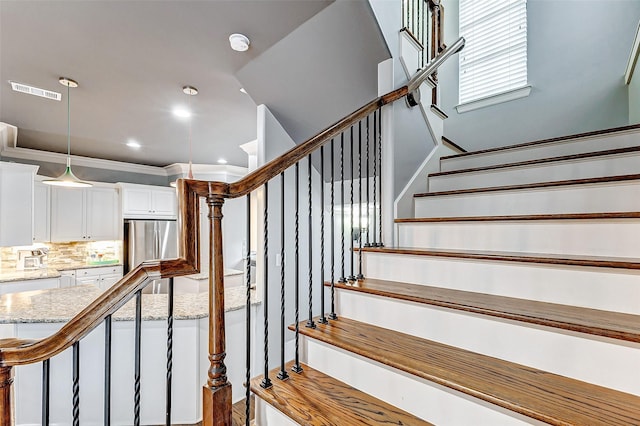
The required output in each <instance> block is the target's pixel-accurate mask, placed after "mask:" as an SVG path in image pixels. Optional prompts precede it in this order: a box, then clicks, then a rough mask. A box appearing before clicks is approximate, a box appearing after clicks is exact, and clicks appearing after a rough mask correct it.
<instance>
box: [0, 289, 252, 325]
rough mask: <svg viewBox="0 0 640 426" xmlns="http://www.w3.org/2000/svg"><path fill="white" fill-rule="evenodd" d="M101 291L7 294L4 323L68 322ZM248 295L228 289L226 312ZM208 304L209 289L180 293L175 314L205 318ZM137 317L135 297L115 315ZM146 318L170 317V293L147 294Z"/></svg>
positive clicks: (0, 314) (0, 302)
mask: <svg viewBox="0 0 640 426" xmlns="http://www.w3.org/2000/svg"><path fill="white" fill-rule="evenodd" d="M100 294H102V291H101V290H100V289H98V288H97V287H95V286H92V285H80V286H75V287H66V288H54V289H48V290H36V291H26V292H22V293H11V294H5V295H2V296H0V324H14V323H60V322H68V321H69V320H70V319H71V318H73V316H74V315H76V314H77V313H78V312H80V311H81V310H82V309H84V307H85V306H87V305H88V304H89V303H91V302H92V301H93V300H95V299H96V298H97V297H98V296H99V295H100ZM246 294H247V293H246V288H245V287H230V288H227V289H225V312H229V311H234V310H238V309H242V308H243V307H244V306H245V304H246ZM251 297H252V304H257V303H258V302H257V301H256V298H255V291H252V296H251ZM208 306H209V294H208V293H206V292H204V293H189V294H176V295H174V306H173V317H174V319H176V320H189V319H199V318H205V317H207V316H208ZM134 317H135V299H134V300H131V301H129V302H128V303H127V304H126V305H124V306H123V307H122V308H120V309H119V310H118V311H117V312H116V313H115V314H114V315H113V319H114V320H116V321H133V320H134ZM142 318H143V319H144V320H166V319H167V295H166V294H143V295H142Z"/></svg>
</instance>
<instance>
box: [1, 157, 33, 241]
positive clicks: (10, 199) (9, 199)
mask: <svg viewBox="0 0 640 426" xmlns="http://www.w3.org/2000/svg"><path fill="white" fill-rule="evenodd" d="M37 170H38V166H32V165H29V164H17V163H7V162H0V247H7V246H19V245H30V244H32V242H33V178H34V176H35V174H36V171H37Z"/></svg>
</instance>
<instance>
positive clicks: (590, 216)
mask: <svg viewBox="0 0 640 426" xmlns="http://www.w3.org/2000/svg"><path fill="white" fill-rule="evenodd" d="M600 219H640V212H612V213H556V214H553V213H552V214H529V215H499V216H451V217H411V218H401V219H396V220H395V223H430V222H491V221H495V222H499V221H518V220H522V221H527V220H600Z"/></svg>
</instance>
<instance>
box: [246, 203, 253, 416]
mask: <svg viewBox="0 0 640 426" xmlns="http://www.w3.org/2000/svg"><path fill="white" fill-rule="evenodd" d="M245 214H246V216H247V218H246V220H247V223H246V239H247V242H246V246H247V247H246V249H247V252H246V261H245V262H246V264H245V273H246V300H245V318H246V321H245V350H246V353H245V376H244V380H245V395H244V396H245V405H244V416H245V426H250V425H251V386H249V382H250V381H251V194H247V208H246V213H245Z"/></svg>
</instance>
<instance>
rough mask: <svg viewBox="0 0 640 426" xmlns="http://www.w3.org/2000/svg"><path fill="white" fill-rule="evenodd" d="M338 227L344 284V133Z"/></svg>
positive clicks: (341, 143)
mask: <svg viewBox="0 0 640 426" xmlns="http://www.w3.org/2000/svg"><path fill="white" fill-rule="evenodd" d="M340 225H341V228H342V233H341V235H340V265H341V267H342V275H340V279H339V280H338V282H339V283H346V282H347V278H346V277H345V273H344V132H342V133H341V134H340Z"/></svg>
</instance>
